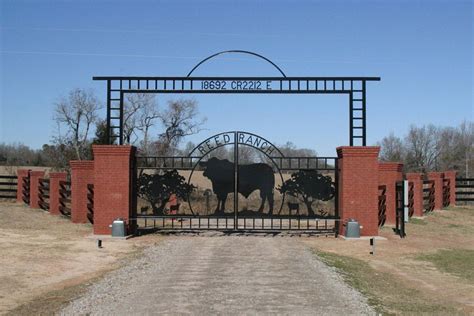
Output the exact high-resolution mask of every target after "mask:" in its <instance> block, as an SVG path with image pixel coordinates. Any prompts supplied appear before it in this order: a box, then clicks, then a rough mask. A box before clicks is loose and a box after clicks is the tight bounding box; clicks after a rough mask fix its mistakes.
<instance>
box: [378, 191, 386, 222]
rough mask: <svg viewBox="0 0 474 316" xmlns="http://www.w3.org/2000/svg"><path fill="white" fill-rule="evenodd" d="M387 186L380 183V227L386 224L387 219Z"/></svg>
mask: <svg viewBox="0 0 474 316" xmlns="http://www.w3.org/2000/svg"><path fill="white" fill-rule="evenodd" d="M386 211H387V186H385V185H379V227H382V226H383V225H384V224H385V220H386V219H387V214H386Z"/></svg>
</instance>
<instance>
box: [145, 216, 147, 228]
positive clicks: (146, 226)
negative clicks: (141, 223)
mask: <svg viewBox="0 0 474 316" xmlns="http://www.w3.org/2000/svg"><path fill="white" fill-rule="evenodd" d="M146 219H147V218H146V217H145V227H147V224H146Z"/></svg>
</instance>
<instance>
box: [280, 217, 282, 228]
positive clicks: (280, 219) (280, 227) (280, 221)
mask: <svg viewBox="0 0 474 316" xmlns="http://www.w3.org/2000/svg"><path fill="white" fill-rule="evenodd" d="M281 220H282V219H281V218H280V230H281V227H282V225H281V224H282V222H281Z"/></svg>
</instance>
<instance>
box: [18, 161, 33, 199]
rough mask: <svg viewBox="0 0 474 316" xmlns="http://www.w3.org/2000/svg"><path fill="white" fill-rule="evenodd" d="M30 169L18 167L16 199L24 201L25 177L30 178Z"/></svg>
mask: <svg viewBox="0 0 474 316" xmlns="http://www.w3.org/2000/svg"><path fill="white" fill-rule="evenodd" d="M30 171H31V170H30V169H18V170H17V171H16V174H17V176H18V179H17V182H18V184H17V187H16V201H17V202H21V203H24V201H23V179H24V178H28V175H29V174H30Z"/></svg>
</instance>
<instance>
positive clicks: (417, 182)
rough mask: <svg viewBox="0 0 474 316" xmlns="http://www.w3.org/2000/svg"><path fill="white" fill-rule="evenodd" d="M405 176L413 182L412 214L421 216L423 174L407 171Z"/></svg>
mask: <svg viewBox="0 0 474 316" xmlns="http://www.w3.org/2000/svg"><path fill="white" fill-rule="evenodd" d="M406 178H407V180H408V181H410V182H412V183H413V216H414V217H422V216H423V174H422V173H415V172H411V173H407V174H406Z"/></svg>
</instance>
